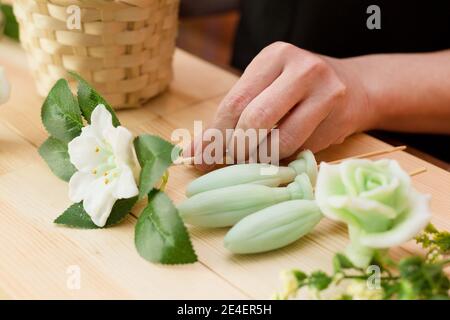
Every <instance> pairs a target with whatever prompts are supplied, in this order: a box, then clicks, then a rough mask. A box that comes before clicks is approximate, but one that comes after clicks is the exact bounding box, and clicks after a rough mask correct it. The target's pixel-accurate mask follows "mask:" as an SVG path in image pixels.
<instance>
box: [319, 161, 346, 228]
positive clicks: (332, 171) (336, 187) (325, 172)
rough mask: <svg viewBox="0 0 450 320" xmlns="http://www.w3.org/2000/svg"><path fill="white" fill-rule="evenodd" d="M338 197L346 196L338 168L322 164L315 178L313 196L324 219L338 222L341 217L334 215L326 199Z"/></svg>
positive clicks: (334, 211)
mask: <svg viewBox="0 0 450 320" xmlns="http://www.w3.org/2000/svg"><path fill="white" fill-rule="evenodd" d="M338 195H342V196H346V190H345V186H344V184H343V183H342V180H341V175H340V172H339V166H337V165H329V164H327V163H325V162H322V163H321V164H320V171H319V175H318V177H317V183H316V190H315V196H316V201H317V204H318V205H319V207H320V210H321V211H322V212H323V214H324V215H325V216H326V217H328V218H330V219H333V220H340V219H341V217H340V216H339V215H338V214H337V213H336V210H334V209H333V208H331V207H330V205H329V204H328V198H329V197H331V196H338Z"/></svg>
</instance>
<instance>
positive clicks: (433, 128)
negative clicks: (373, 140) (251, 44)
mask: <svg viewBox="0 0 450 320" xmlns="http://www.w3.org/2000/svg"><path fill="white" fill-rule="evenodd" d="M449 58H450V50H444V51H438V52H434V53H417V54H379V55H368V56H361V57H355V58H347V59H334V58H330V57H326V56H321V55H317V54H314V53H311V52H308V51H305V50H302V49H300V48H297V47H295V46H293V45H290V44H287V43H283V42H276V43H274V44H271V45H270V46H268V47H266V48H265V49H263V50H262V51H261V52H260V53H259V54H258V56H256V57H255V59H254V60H253V61H252V62H251V63H250V65H249V66H248V67H247V69H246V70H245V72H244V74H243V75H242V77H241V78H240V79H239V81H238V82H237V83H236V84H235V86H234V87H233V88H232V89H231V90H230V92H229V93H228V94H227V95H226V97H225V98H224V99H223V101H222V102H221V103H220V105H219V108H218V110H217V112H216V114H215V117H214V120H213V122H212V124H211V125H210V128H213V129H219V130H220V131H222V134H223V137H226V134H225V130H226V129H244V130H247V129H251V128H253V129H268V130H270V129H272V128H274V127H275V126H276V127H277V128H278V129H279V156H280V159H284V158H287V157H289V156H292V155H294V154H296V152H297V151H298V150H299V149H302V148H305V149H311V150H312V151H314V152H317V151H319V150H322V149H325V148H327V147H328V146H330V145H332V144H339V143H341V142H343V141H344V139H345V138H346V137H348V136H349V135H351V134H352V133H355V132H359V131H364V130H368V129H384V130H394V131H404V132H423V133H444V134H450V90H448V88H449V86H450V77H449V76H448V75H449V72H450V59H449ZM431 75H432V76H431ZM226 138H228V137H226ZM201 140H206V139H201ZM229 140H230V141H228V144H227V145H226V147H225V148H224V149H228V150H230V149H231V148H235V146H236V141H235V140H234V139H229ZM207 144H208V142H204V141H198V140H197V143H196V144H195V148H191V149H194V150H191V155H192V151H194V155H195V156H196V162H199V161H197V159H198V158H200V159H202V158H203V156H202V155H201V152H202V150H204V148H200V147H205V146H206V145H207ZM231 150H233V149H231ZM199 154H200V157H199ZM200 162H201V161H200ZM196 166H197V167H198V168H199V169H201V170H210V169H212V168H213V167H214V166H211V165H206V164H204V163H203V164H197V165H196Z"/></svg>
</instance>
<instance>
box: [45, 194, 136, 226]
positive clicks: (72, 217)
mask: <svg viewBox="0 0 450 320" xmlns="http://www.w3.org/2000/svg"><path fill="white" fill-rule="evenodd" d="M136 201H137V197H134V198H129V199H120V200H117V201H116V203H115V204H114V206H113V208H112V211H111V215H110V216H109V218H108V221H107V222H106V225H105V227H111V226H113V225H116V224H118V223H120V222H122V221H123V220H124V219H125V217H126V216H127V214H128V213H129V212H130V210H131V209H132V208H133V206H134V205H135V203H136ZM54 222H55V223H56V224H61V225H65V226H67V227H72V228H78V229H99V228H100V227H98V226H97V225H95V224H94V223H93V222H92V220H91V217H90V216H89V215H88V214H87V213H86V211H85V210H84V208H83V203H82V202H80V203H75V204H73V205H72V206H70V207H69V208H68V209H67V210H66V211H64V212H63V213H62V214H61V215H60V216H59V217H58V218H56V220H55V221H54Z"/></svg>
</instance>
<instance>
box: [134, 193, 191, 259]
mask: <svg viewBox="0 0 450 320" xmlns="http://www.w3.org/2000/svg"><path fill="white" fill-rule="evenodd" d="M134 241H135V245H136V249H137V251H138V252H139V254H140V255H141V256H142V257H143V258H144V259H146V260H148V261H151V262H158V263H162V264H186V263H194V262H196V261H197V255H196V254H195V251H194V249H193V247H192V244H191V240H190V238H189V234H188V232H187V230H186V227H185V226H184V224H183V222H182V220H181V218H180V216H179V215H178V210H177V209H176V208H175V206H174V205H173V203H172V201H171V200H170V199H169V197H167V196H166V194H165V193H164V192H162V191H155V192H153V193H152V194H151V195H150V196H149V204H148V205H147V207H146V208H145V209H144V210H143V211H142V214H141V216H140V217H139V219H138V222H137V224H136V228H135V235H134Z"/></svg>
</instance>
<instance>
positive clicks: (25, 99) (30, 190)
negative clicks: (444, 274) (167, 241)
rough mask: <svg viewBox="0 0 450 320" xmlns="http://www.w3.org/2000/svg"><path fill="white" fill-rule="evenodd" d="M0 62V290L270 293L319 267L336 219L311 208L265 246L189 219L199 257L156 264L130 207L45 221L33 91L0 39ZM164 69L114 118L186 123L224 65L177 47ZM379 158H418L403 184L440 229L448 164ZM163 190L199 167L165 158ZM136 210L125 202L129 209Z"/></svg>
mask: <svg viewBox="0 0 450 320" xmlns="http://www.w3.org/2000/svg"><path fill="white" fill-rule="evenodd" d="M0 64H1V65H4V66H5V68H6V71H7V73H8V76H9V78H10V80H11V82H12V85H13V94H12V97H11V100H10V102H9V103H8V104H6V105H4V106H2V107H0V219H1V221H2V223H0V299H2V298H89V299H90V298H125V299H128V298H159V299H170V298H205V299H218V298H236V299H245V298H262V299H267V298H270V296H271V294H272V293H273V292H275V291H276V290H277V288H278V287H279V278H278V276H279V273H280V271H282V270H284V269H289V268H293V267H300V268H303V269H306V270H312V269H317V268H324V269H328V268H329V266H330V260H331V257H332V254H333V253H334V252H335V251H338V250H341V249H343V248H344V246H345V244H346V242H347V238H346V232H345V228H344V227H343V226H342V225H340V224H337V223H335V222H332V221H328V220H323V221H322V222H321V223H320V225H319V227H318V228H317V229H316V230H315V231H314V232H313V233H312V234H311V235H309V236H307V237H305V238H304V239H302V240H300V241H298V242H296V243H295V244H293V245H291V246H289V247H287V248H284V249H282V250H278V251H275V252H271V253H266V254H258V255H252V256H234V255H231V254H230V253H229V252H227V251H226V250H225V249H224V248H223V245H222V241H223V237H224V235H225V233H226V230H225V229H216V230H211V229H204V228H194V227H191V228H190V232H191V234H192V238H193V244H194V246H195V248H196V250H197V253H198V255H199V262H198V263H196V264H193V265H189V266H176V267H167V266H160V265H154V264H150V263H148V262H146V261H145V260H143V259H141V258H140V257H139V256H138V254H137V253H136V250H135V248H134V243H133V231H134V230H133V228H134V223H135V222H136V219H135V218H134V217H133V216H129V217H128V219H127V220H126V221H125V222H124V223H123V224H121V225H120V226H117V227H113V228H110V229H106V230H91V231H85V230H75V229H68V228H61V227H57V226H55V225H54V224H53V223H52V221H53V219H54V218H55V217H56V216H57V215H58V214H59V213H60V212H61V211H62V210H64V209H65V208H66V207H67V206H68V205H69V204H70V203H69V199H68V197H67V184H66V183H64V182H62V181H60V180H58V179H57V178H56V177H54V176H53V175H52V174H51V172H50V171H49V169H48V168H47V167H46V165H45V163H44V162H43V161H42V160H41V159H40V158H39V156H38V154H37V147H38V146H39V144H40V143H42V141H44V139H45V138H46V136H47V134H46V133H45V130H44V129H43V127H42V125H41V123H40V116H39V113H40V106H41V103H42V99H41V98H40V97H38V96H37V94H36V93H35V89H34V84H33V79H32V77H31V75H30V73H29V71H28V68H27V65H26V61H25V55H24V53H23V51H22V50H21V49H20V48H19V47H18V45H17V44H15V43H12V42H8V41H3V42H1V43H0ZM174 68H175V80H174V82H173V84H172V86H171V88H170V90H169V91H168V92H166V93H165V94H163V95H161V96H159V97H157V98H155V99H153V100H152V101H151V102H150V103H149V104H148V105H147V106H146V107H144V108H141V109H134V110H126V111H120V112H119V117H120V119H121V122H122V123H123V124H124V125H125V126H127V127H128V128H130V129H131V130H132V131H133V132H134V133H136V134H138V133H143V132H148V133H154V134H159V135H161V136H163V137H164V138H166V139H169V138H170V135H171V132H172V131H173V130H174V129H176V128H188V129H192V126H193V121H194V120H204V121H207V120H208V119H210V117H211V116H212V115H213V113H214V110H215V108H216V107H217V104H218V102H219V101H220V99H221V98H222V97H223V96H224V94H225V93H226V92H227V91H228V90H229V88H230V87H231V86H232V85H233V83H234V82H235V81H236V79H237V78H236V77H235V76H234V75H232V74H230V73H228V72H226V71H223V70H221V69H219V68H216V67H214V66H212V65H210V64H208V63H206V62H203V61H202V60H200V59H198V58H196V57H193V56H191V55H190V54H187V53H185V52H183V51H180V50H178V51H177V52H176V55H175V62H174ZM384 147H386V144H385V143H383V142H381V141H379V140H377V139H374V138H372V137H369V136H367V135H365V134H360V135H355V136H353V137H351V138H349V139H347V141H346V142H345V143H344V144H343V145H340V146H335V147H332V148H330V149H328V150H325V151H324V152H321V153H319V154H318V158H319V159H320V160H334V159H339V158H343V157H347V156H351V155H355V154H359V153H363V152H367V151H373V150H378V149H380V148H384ZM389 157H390V158H393V159H397V160H399V161H400V163H401V164H402V166H403V167H404V168H405V169H406V170H408V171H411V170H414V169H417V168H421V167H426V168H427V170H428V171H427V172H426V173H424V174H421V175H418V176H416V177H414V178H413V181H414V185H415V186H416V188H417V189H419V190H420V191H422V192H425V193H429V194H431V195H432V209H433V222H434V223H435V224H436V225H437V226H438V227H439V228H443V229H447V230H448V229H450V223H449V219H448V215H449V211H450V173H448V172H446V171H444V170H442V169H440V168H437V167H435V166H433V165H431V164H429V163H427V162H425V161H423V160H420V159H418V158H416V157H414V156H412V155H410V154H408V153H406V152H395V153H393V154H390V155H389ZM170 171H171V172H170V181H169V184H168V189H167V191H168V193H169V195H170V196H171V197H172V199H174V201H175V202H180V201H182V200H183V198H184V189H185V186H186V184H187V183H188V182H189V181H191V180H192V179H194V178H195V177H197V176H198V175H199V173H198V172H196V171H195V170H194V169H192V168H189V167H181V166H179V167H174V168H172V169H171V170H170ZM136 213H137V211H136ZM417 250H418V249H417V247H416V246H415V245H414V244H413V243H408V244H406V245H404V246H403V247H402V248H396V249H394V250H392V255H393V256H394V257H396V256H401V255H404V254H405V253H408V252H416V251H417ZM71 266H79V268H80V272H81V288H80V289H79V290H71V289H69V288H68V286H67V280H68V273H67V271H68V268H70V267H71Z"/></svg>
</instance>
